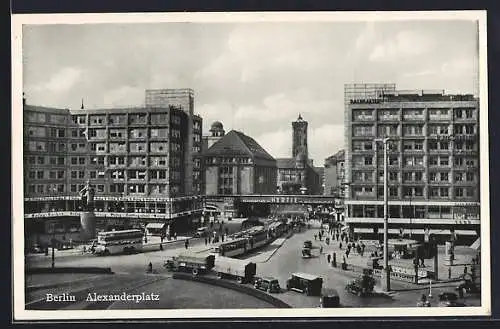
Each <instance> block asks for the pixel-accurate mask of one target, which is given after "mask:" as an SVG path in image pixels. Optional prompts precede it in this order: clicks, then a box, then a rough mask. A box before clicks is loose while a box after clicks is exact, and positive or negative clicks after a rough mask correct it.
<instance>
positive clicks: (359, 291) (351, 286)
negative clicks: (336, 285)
mask: <svg viewBox="0 0 500 329" xmlns="http://www.w3.org/2000/svg"><path fill="white" fill-rule="evenodd" d="M374 287H375V279H374V278H373V275H372V271H371V270H370V269H364V270H363V276H362V277H361V278H360V279H354V280H352V281H351V282H349V283H348V284H347V285H346V290H347V291H348V292H350V293H351V294H355V295H358V296H360V297H364V296H367V295H369V294H371V293H372V292H373V288H374Z"/></svg>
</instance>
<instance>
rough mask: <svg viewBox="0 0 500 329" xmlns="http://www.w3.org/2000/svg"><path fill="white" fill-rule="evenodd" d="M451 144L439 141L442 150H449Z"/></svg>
mask: <svg viewBox="0 0 500 329" xmlns="http://www.w3.org/2000/svg"><path fill="white" fill-rule="evenodd" d="M448 146H449V143H448V142H439V149H440V150H447V149H448Z"/></svg>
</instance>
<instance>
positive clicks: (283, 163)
mask: <svg viewBox="0 0 500 329" xmlns="http://www.w3.org/2000/svg"><path fill="white" fill-rule="evenodd" d="M276 166H277V167H278V168H295V159H294V158H278V159H276Z"/></svg>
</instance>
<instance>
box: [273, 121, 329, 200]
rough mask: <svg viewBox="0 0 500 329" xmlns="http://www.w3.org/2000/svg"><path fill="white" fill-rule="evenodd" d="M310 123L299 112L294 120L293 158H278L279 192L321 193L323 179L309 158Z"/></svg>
mask: <svg viewBox="0 0 500 329" xmlns="http://www.w3.org/2000/svg"><path fill="white" fill-rule="evenodd" d="M307 127H308V123H307V121H305V120H304V119H303V118H302V116H301V115H300V114H299V116H298V118H297V120H296V121H294V122H292V158H279V159H276V161H277V165H278V177H277V182H278V186H277V191H278V193H279V194H295V195H297V194H319V193H320V191H321V185H322V182H321V179H320V175H319V173H318V172H317V171H316V170H315V169H314V166H313V163H312V160H311V159H309V154H308V145H307Z"/></svg>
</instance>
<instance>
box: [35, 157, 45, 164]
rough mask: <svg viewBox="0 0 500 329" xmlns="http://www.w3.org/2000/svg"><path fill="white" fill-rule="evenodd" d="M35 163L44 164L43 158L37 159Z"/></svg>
mask: <svg viewBox="0 0 500 329" xmlns="http://www.w3.org/2000/svg"><path fill="white" fill-rule="evenodd" d="M37 163H38V164H39V165H43V164H45V157H37Z"/></svg>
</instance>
